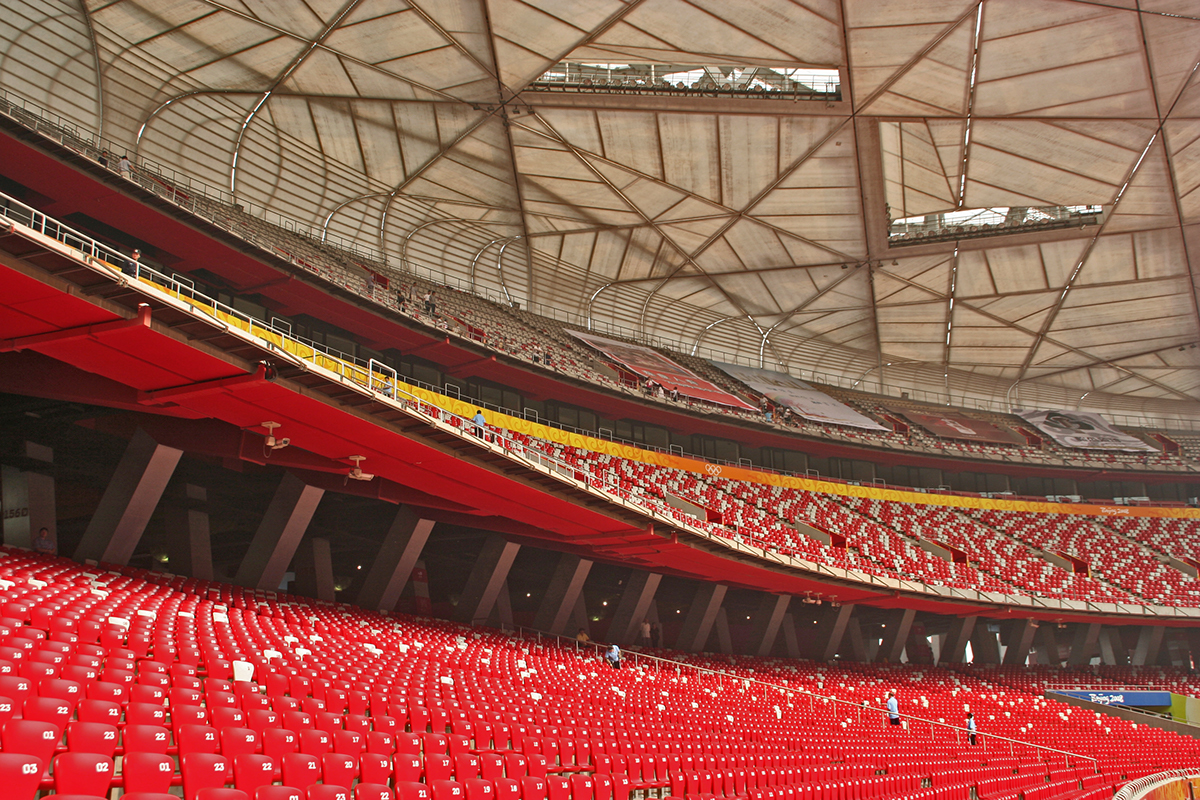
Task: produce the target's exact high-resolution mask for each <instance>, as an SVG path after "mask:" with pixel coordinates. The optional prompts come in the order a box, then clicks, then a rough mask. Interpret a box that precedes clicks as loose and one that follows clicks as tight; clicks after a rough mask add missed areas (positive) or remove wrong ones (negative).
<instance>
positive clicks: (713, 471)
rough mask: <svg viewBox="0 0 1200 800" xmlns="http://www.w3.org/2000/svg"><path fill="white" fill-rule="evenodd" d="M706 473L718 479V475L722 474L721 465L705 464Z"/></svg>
mask: <svg viewBox="0 0 1200 800" xmlns="http://www.w3.org/2000/svg"><path fill="white" fill-rule="evenodd" d="M704 471H705V472H707V473H708V474H709V475H712V476H713V477H716V476H717V475H720V474H721V465H720V464H705V465H704Z"/></svg>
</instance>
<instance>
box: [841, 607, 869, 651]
mask: <svg viewBox="0 0 1200 800" xmlns="http://www.w3.org/2000/svg"><path fill="white" fill-rule="evenodd" d="M842 608H845V606H842ZM845 638H846V641H847V643H848V644H849V645H850V660H851V661H857V662H858V663H860V664H866V663H867V662H868V661H870V658H869V657H868V656H867V642H866V640H865V639H863V632H862V625H860V624H859V622H858V617H854V616H852V617H850V619H848V620H846V636H845Z"/></svg>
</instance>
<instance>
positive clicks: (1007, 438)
mask: <svg viewBox="0 0 1200 800" xmlns="http://www.w3.org/2000/svg"><path fill="white" fill-rule="evenodd" d="M887 408H888V410H889V411H891V412H892V413H893V414H897V415H899V416H901V417H904V418H905V419H907V420H908V421H909V422H911V423H913V424H914V425H919V426H921V427H922V428H924V429H925V430H927V431H929V432H930V433H932V434H933V435H934V436H940V437H941V438H943V439H965V440H966V441H969V442H992V443H995V444H1024V443H1025V440H1024V439H1023V438H1022V437H1021V436H1019V435H1017V433H1016V432H1015V431H1010V430H1005V429H1004V428H1001V427H1000V426H999V425H993V424H992V423H990V422H984V421H983V420H981V419H971V418H970V417H968V416H965V415H963V414H956V413H954V412H953V411H947V412H945V413H942V412H938V413H936V414H921V413H919V412H916V411H910V410H908V409H903V408H892V407H891V406H888V407H887Z"/></svg>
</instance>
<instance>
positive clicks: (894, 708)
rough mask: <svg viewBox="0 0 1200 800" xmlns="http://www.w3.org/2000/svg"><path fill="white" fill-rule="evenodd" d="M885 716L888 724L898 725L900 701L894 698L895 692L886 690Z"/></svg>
mask: <svg viewBox="0 0 1200 800" xmlns="http://www.w3.org/2000/svg"><path fill="white" fill-rule="evenodd" d="M887 718H888V724H889V725H899V724H900V701H899V700H897V699H896V693H895V692H888V696H887Z"/></svg>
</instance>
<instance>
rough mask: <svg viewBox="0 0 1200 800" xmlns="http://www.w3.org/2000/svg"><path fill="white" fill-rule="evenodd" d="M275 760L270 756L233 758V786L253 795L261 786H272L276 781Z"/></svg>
mask: <svg viewBox="0 0 1200 800" xmlns="http://www.w3.org/2000/svg"><path fill="white" fill-rule="evenodd" d="M275 767H276V764H275V759H273V758H271V757H270V756H262V755H256V754H253V753H242V754H240V755H236V756H234V757H233V785H234V786H235V787H236V788H238V789H241V790H242V791H244V792H247V793H249V794H251V795H253V794H254V793H255V792H256V791H257V790H258V787H260V786H270V785H271V784H272V783H273V782H274V780H275Z"/></svg>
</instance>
